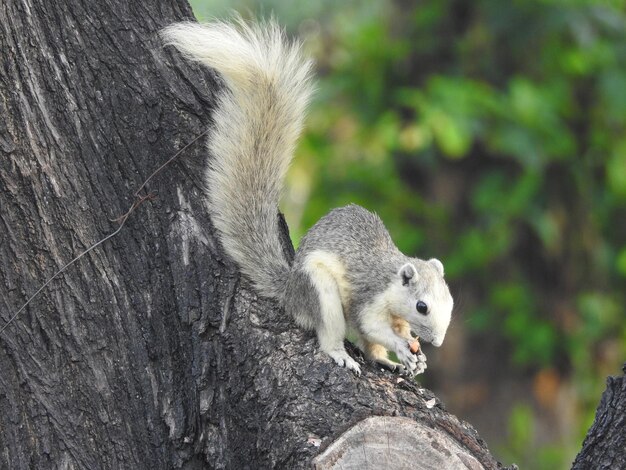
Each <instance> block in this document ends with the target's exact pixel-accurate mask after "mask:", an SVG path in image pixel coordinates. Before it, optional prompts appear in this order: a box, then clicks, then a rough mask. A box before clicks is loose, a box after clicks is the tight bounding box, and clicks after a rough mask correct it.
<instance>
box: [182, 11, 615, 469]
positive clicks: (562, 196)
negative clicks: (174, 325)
mask: <svg viewBox="0 0 626 470" xmlns="http://www.w3.org/2000/svg"><path fill="white" fill-rule="evenodd" d="M192 4H193V5H194V8H195V11H196V13H197V15H198V16H199V17H200V18H201V19H203V18H204V19H208V18H210V17H213V16H219V17H223V16H227V12H228V9H230V8H234V9H236V10H238V11H240V12H242V13H244V14H245V12H246V11H249V12H250V15H251V16H259V15H260V16H269V14H271V13H273V14H274V15H275V16H276V17H277V18H278V20H279V22H280V23H282V24H284V25H286V26H287V27H288V29H289V30H290V32H291V33H293V34H298V35H300V36H302V37H304V39H305V40H306V44H307V48H308V49H309V50H310V51H309V52H310V53H311V54H312V55H313V56H314V57H316V60H317V67H318V75H319V77H320V80H319V90H318V93H317V96H316V100H317V101H316V102H315V103H314V105H313V107H312V110H311V113H310V117H309V119H308V122H307V126H308V128H307V133H306V135H305V136H304V138H303V142H302V144H301V145H300V148H299V151H298V156H297V159H296V163H295V164H294V168H293V171H292V172H291V175H290V181H289V183H290V187H289V191H288V194H287V198H286V201H285V211H286V212H287V216H288V220H289V221H290V227H291V230H292V232H293V233H292V234H293V237H294V241H295V242H296V243H297V240H298V239H299V238H300V236H301V235H302V234H303V233H304V232H305V231H306V230H307V229H308V227H310V226H311V225H312V224H313V223H315V221H316V220H317V219H319V218H320V217H321V216H322V215H324V214H325V213H326V212H327V211H328V210H329V209H330V208H332V207H336V206H340V205H343V204H346V203H348V202H355V203H358V204H361V205H363V206H365V207H367V208H369V209H371V210H374V211H376V212H378V213H379V214H380V215H381V217H382V219H383V220H384V221H385V223H386V224H387V226H388V228H389V230H390V232H391V234H392V236H393V238H394V240H395V241H396V243H397V244H398V246H399V247H400V249H401V250H402V251H404V252H405V253H407V254H416V255H418V256H419V255H421V256H422V257H431V256H436V257H438V258H440V259H442V261H443V262H444V264H445V266H446V273H447V277H448V279H449V280H450V282H451V285H452V286H453V288H454V287H459V286H461V287H462V290H463V291H464V292H469V293H471V295H470V296H469V297H470V298H471V299H472V300H471V301H470V302H468V303H467V304H466V305H464V306H463V312H462V315H459V317H460V319H457V320H455V321H460V322H462V325H463V328H467V329H468V330H469V332H470V334H473V333H476V334H478V335H481V334H483V335H497V336H499V337H501V338H502V340H503V341H504V342H506V343H507V344H508V346H509V350H508V351H507V353H506V354H504V355H503V357H507V358H508V359H507V360H509V361H510V363H511V366H512V370H513V371H515V370H517V371H519V373H526V374H528V373H531V374H532V373H533V372H535V371H540V370H546V369H549V370H556V371H557V373H558V375H559V376H560V377H564V378H565V381H567V382H568V383H570V384H572V385H573V389H574V393H575V400H574V402H573V403H575V404H576V406H577V414H576V416H577V422H578V425H577V426H578V429H577V430H576V432H575V433H574V435H573V437H572V442H566V443H561V444H560V445H555V443H545V444H538V451H537V452H529V448H530V447H531V446H530V444H529V442H531V441H532V440H533V435H532V433H533V419H534V418H533V411H532V409H531V408H529V407H528V406H527V405H526V404H523V403H522V404H520V405H519V406H517V407H515V408H514V409H513V410H511V415H510V420H509V423H510V426H509V428H510V429H509V434H508V440H505V441H503V442H501V443H499V444H497V445H498V452H496V453H497V454H498V453H499V456H500V457H501V458H502V459H503V460H507V461H516V462H518V463H519V464H522V465H523V466H524V467H525V468H559V467H563V468H566V467H567V466H568V464H569V462H571V459H572V458H573V455H572V449H574V451H575V450H576V449H578V448H579V447H580V444H581V442H582V441H581V439H582V436H584V434H585V432H586V429H587V427H588V426H589V424H590V422H591V420H592V419H593V412H594V409H595V406H596V405H597V403H598V401H599V396H600V393H601V391H602V389H603V382H604V377H605V376H606V375H608V374H616V373H617V372H618V371H619V364H621V362H622V361H623V360H624V359H625V358H626V322H625V321H624V320H625V318H626V315H625V313H624V308H623V305H624V303H625V302H626V290H625V289H624V287H626V286H625V280H626V222H625V219H626V132H625V130H626V129H625V128H626V15H625V14H624V6H625V3H624V2H623V1H613V2H608V1H607V2H600V1H583V0H578V1H555V0H543V1H521V0H518V1H510V2H502V1H497V0H478V1H452V0H423V1H409V0H397V1H388V2H384V1H374V0H372V1H365V0H349V1H342V2H334V1H330V0H324V1H318V2H284V1H278V0H274V1H265V2H256V1H244V0H239V1H231V2H225V1H216V0H195V1H193V2H192ZM513 373H515V372H513ZM503 432H504V430H503Z"/></svg>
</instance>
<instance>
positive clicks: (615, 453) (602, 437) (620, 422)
mask: <svg viewBox="0 0 626 470" xmlns="http://www.w3.org/2000/svg"><path fill="white" fill-rule="evenodd" d="M622 371H623V372H624V373H625V374H626V364H624V367H622ZM572 468H573V469H581V470H582V469H587V468H593V469H596V470H603V469H606V470H612V469H617V468H626V377H625V376H623V375H622V376H621V377H608V378H607V379H606V390H605V391H604V393H603V394H602V399H601V400H600V404H599V405H598V409H597V410H596V418H595V420H594V421H593V424H592V425H591V428H589V431H588V432H587V437H585V441H584V442H583V448H582V449H581V451H580V453H579V454H578V455H577V456H576V460H575V461H574V465H573V467H572Z"/></svg>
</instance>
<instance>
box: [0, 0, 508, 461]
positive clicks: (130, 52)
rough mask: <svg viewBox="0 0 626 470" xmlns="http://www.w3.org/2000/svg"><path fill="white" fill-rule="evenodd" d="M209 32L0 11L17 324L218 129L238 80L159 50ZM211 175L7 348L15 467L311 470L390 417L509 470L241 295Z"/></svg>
mask: <svg viewBox="0 0 626 470" xmlns="http://www.w3.org/2000/svg"><path fill="white" fill-rule="evenodd" d="M191 17H192V15H191V11H190V9H189V7H188V5H187V4H186V3H185V2H184V1H182V0H176V1H156V0H155V1H153V2H142V1H130V2H126V1H121V0H99V1H97V2H87V1H85V0H59V1H55V2H51V1H49V0H6V1H4V2H3V3H2V5H1V6H0V54H1V56H0V57H1V67H0V115H1V116H2V119H0V237H1V238H0V293H1V296H0V319H1V320H2V321H1V322H0V327H1V326H2V325H4V323H5V322H6V321H7V320H8V319H9V317H10V316H11V314H12V313H13V312H15V311H16V310H17V309H18V308H19V307H20V306H21V305H22V304H23V303H24V301H25V300H26V299H27V298H28V297H29V296H30V295H31V294H32V293H33V292H34V291H35V290H36V289H37V288H38V287H39V286H40V285H41V284H42V283H43V282H44V281H45V280H46V279H47V278H49V277H50V276H51V275H52V274H53V273H54V272H56V271H57V270H58V269H59V268H60V267H61V266H62V265H64V264H65V263H66V262H67V261H69V260H70V259H72V258H73V257H74V256H76V254H78V253H79V252H81V251H82V250H84V249H85V248H87V247H88V246H90V245H91V244H92V243H94V242H95V241H97V240H99V239H100V238H102V237H104V236H105V235H107V234H108V233H110V232H112V231H113V230H115V228H116V227H117V226H116V224H115V223H114V222H112V221H111V219H114V218H116V217H118V216H119V215H121V214H123V213H124V212H125V211H126V210H127V209H128V207H129V206H130V205H131V204H132V203H133V201H134V198H133V193H134V191H135V190H136V189H137V188H138V187H139V186H140V185H141V183H142V182H143V180H144V179H145V178H146V177H147V175H149V174H151V173H152V171H154V170H155V169H156V168H157V167H158V166H159V165H160V164H162V163H163V162H165V161H166V160H167V159H168V158H169V156H171V155H172V154H174V153H175V151H176V150H178V149H179V148H181V147H182V146H183V145H184V144H185V143H187V142H189V141H190V140H192V138H193V137H195V136H197V135H199V134H200V133H201V132H203V131H204V129H205V128H206V126H207V125H209V123H210V111H211V107H212V106H213V103H214V93H216V92H218V91H219V80H217V79H216V78H215V77H214V76H212V75H211V74H210V73H209V72H206V71H204V70H200V69H199V68H197V67H195V66H194V65H191V64H189V63H184V62H183V61H182V60H181V59H180V58H179V56H178V55H177V53H176V52H175V51H171V50H165V49H163V48H162V46H161V44H160V41H159V39H158V36H157V31H158V30H159V29H160V28H162V27H163V26H165V25H166V24H169V23H171V22H173V21H179V20H182V19H190V18H191ZM203 165H204V146H203V145H202V144H199V145H196V146H194V147H193V148H191V149H190V150H189V151H187V152H186V153H185V154H184V156H183V157H182V160H180V161H178V162H177V163H175V164H173V165H171V166H169V167H168V168H167V169H166V170H165V172H164V173H162V174H160V175H159V176H158V177H157V178H155V179H154V180H153V181H151V183H150V185H149V190H150V191H153V192H155V193H156V195H157V198H156V200H155V201H154V202H152V203H145V204H143V205H142V206H141V207H140V208H139V209H138V210H137V211H136V212H135V213H134V214H133V215H132V216H131V218H130V219H129V221H128V222H127V224H126V225H125V227H124V228H123V230H122V231H121V232H120V233H119V235H117V236H116V237H115V238H113V239H111V240H110V241H109V242H107V243H105V244H103V245H102V246H100V247H98V248H97V249H96V250H94V251H93V252H91V253H90V254H89V255H87V256H86V257H85V258H83V259H82V260H80V261H79V262H78V263H76V264H75V265H73V266H71V267H70V268H69V269H68V270H67V271H66V272H64V273H63V274H62V275H61V276H60V277H59V278H58V279H56V280H55V281H53V283H52V284H51V285H50V286H49V287H48V288H47V289H45V290H44V291H43V292H42V294H41V295H40V296H39V297H37V298H36V299H35V300H34V301H33V302H32V303H31V304H30V306H29V307H28V308H27V309H26V310H25V311H24V312H23V313H22V314H21V315H20V316H19V317H18V318H17V319H16V321H15V322H14V323H13V324H11V326H9V327H8V328H7V329H6V330H5V331H4V332H3V333H2V335H0V468H2V469H28V468H37V469H48V468H67V469H70V468H88V469H99V468H103V469H126V468H127V469H148V468H150V469H169V468H186V469H193V468H255V469H256V468H272V467H274V468H306V467H310V466H311V465H312V458H313V457H314V456H316V455H317V454H319V452H320V451H321V450H324V449H326V448H327V447H329V446H330V445H331V443H332V442H333V441H334V440H335V439H337V438H338V437H339V436H340V435H341V434H342V433H343V432H344V431H346V430H348V429H350V428H351V427H353V426H354V425H356V424H357V423H358V422H360V421H362V420H363V419H364V418H368V417H371V416H388V417H392V416H401V417H406V418H410V419H412V420H414V421H416V422H417V423H419V424H420V426H421V428H420V429H421V431H420V432H423V430H424V426H425V427H426V428H432V429H433V430H437V432H439V433H443V434H445V436H448V437H449V438H450V439H452V440H453V441H454V443H455V446H458V447H459V448H462V449H463V450H464V452H467V453H468V454H469V455H471V459H470V460H468V461H471V462H474V461H476V462H478V463H479V464H480V465H481V466H482V467H484V468H496V467H497V466H498V464H497V462H496V461H495V460H494V458H493V457H492V456H491V455H490V453H489V451H488V450H487V448H486V446H485V444H484V443H483V442H482V441H481V440H480V439H479V437H478V436H477V434H476V432H475V431H474V430H473V429H472V428H471V427H470V426H469V425H467V424H465V423H462V422H460V421H459V420H458V419H456V418H455V417H454V416H452V415H450V414H448V413H447V412H446V411H445V410H444V409H443V407H442V406H441V405H440V404H439V403H438V402H437V400H436V398H435V397H434V396H433V395H432V394H431V393H430V392H429V391H428V390H425V389H422V388H420V387H419V385H418V384H416V383H412V382H409V381H407V380H401V379H400V378H399V377H398V376H396V375H393V374H391V373H389V372H381V371H380V370H378V369H376V368H374V367H372V366H365V367H364V374H363V376H362V377H360V378H357V377H355V376H353V375H352V374H351V373H348V372H347V371H345V370H343V369H340V368H337V367H336V366H335V365H334V364H333V363H332V361H331V360H330V359H328V358H327V357H325V356H324V355H322V354H320V353H319V352H317V348H316V343H315V339H314V338H313V335H311V334H309V333H305V332H301V331H299V330H298V329H296V328H295V326H294V325H293V323H292V322H291V321H290V320H289V319H286V318H285V317H284V315H283V314H282V312H280V311H279V310H277V309H276V307H275V305H273V304H272V303H270V302H268V301H265V300H263V299H259V298H258V297H257V296H256V295H255V294H254V293H253V291H252V290H251V289H250V288H249V285H248V284H247V282H246V281H245V280H240V278H239V276H238V274H237V271H236V269H235V268H234V267H233V266H232V264H230V262H229V261H228V260H227V259H225V258H224V257H223V255H222V252H221V250H220V247H219V243H218V242H217V240H216V238H215V236H214V233H213V230H212V227H211V225H210V221H209V220H208V217H207V214H206V210H205V208H204V207H203V199H202V197H201V194H202V190H201V187H202V182H201V173H202V172H201V168H202V167H203ZM285 237H286V230H285ZM285 241H286V242H285V249H286V251H287V252H289V251H290V250H291V247H290V245H289V242H288V238H285ZM352 353H353V354H354V355H357V354H358V353H357V352H356V351H354V350H352ZM400 436H401V435H400ZM407 437H411V436H408V435H407ZM397 439H401V437H398V438H397ZM409 441H410V439H408V440H407V442H409ZM432 442H433V443H434V444H432V445H433V446H435V445H440V444H438V442H444V441H437V440H434V439H433V441H432ZM396 444H400V445H396ZM401 444H402V442H398V443H394V446H393V448H394V449H404V451H405V452H407V453H408V455H409V456H412V457H413V458H414V459H416V460H417V459H419V455H415V452H414V451H413V449H412V448H411V447H407V446H403V445H401ZM390 448H392V447H391V446H390ZM444 450H445V449H444ZM472 465H473V464H472Z"/></svg>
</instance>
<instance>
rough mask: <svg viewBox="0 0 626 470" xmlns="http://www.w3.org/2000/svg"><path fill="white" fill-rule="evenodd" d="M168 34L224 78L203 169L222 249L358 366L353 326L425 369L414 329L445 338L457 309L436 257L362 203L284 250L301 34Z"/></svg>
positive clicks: (208, 29) (197, 28)
mask: <svg viewBox="0 0 626 470" xmlns="http://www.w3.org/2000/svg"><path fill="white" fill-rule="evenodd" d="M162 35H163V37H164V39H165V40H166V42H167V43H168V44H172V45H174V46H176V47H177V48H178V49H179V50H180V51H181V52H182V53H183V54H184V55H185V56H186V57H187V58H189V59H191V60H196V61H199V62H202V63H203V64H205V65H207V66H209V67H212V68H214V69H216V70H217V71H218V72H219V73H220V74H221V75H222V77H223V78H224V81H225V83H226V85H227V88H228V90H227V91H225V92H224V93H223V94H222V95H221V97H220V98H219V101H218V103H217V108H216V110H215V112H214V121H215V125H214V127H213V129H212V130H211V132H210V135H209V152H210V153H211V156H212V159H211V163H210V166H209V168H208V169H207V176H206V179H207V186H208V194H207V202H208V207H209V210H210V211H211V216H212V220H213V222H214V224H215V227H216V228H217V230H218V232H219V233H220V239H221V242H222V245H223V246H224V249H225V251H226V252H227V253H228V254H229V255H230V256H231V257H232V258H233V259H234V260H235V262H237V264H238V265H239V267H240V269H241V271H242V272H243V274H245V275H246V276H247V277H248V278H249V279H250V280H251V281H252V283H253V284H254V286H255V288H256V289H257V291H258V292H259V293H260V294H261V295H263V296H266V297H270V298H275V299H277V300H278V301H279V302H280V303H281V304H282V305H283V306H284V308H285V310H286V311H287V312H289V313H290V314H291V315H292V316H293V317H294V319H295V320H296V322H297V323H298V324H299V325H300V326H302V327H304V328H308V329H315V330H316V331H317V335H318V339H319V343H320V347H321V349H322V350H323V351H325V352H326V353H327V354H328V355H329V356H331V357H332V358H333V359H334V360H335V361H336V362H337V364H339V365H341V366H346V367H347V368H349V369H352V370H354V371H355V372H356V373H357V374H358V373H360V368H359V365H358V364H357V363H356V362H355V361H354V360H353V359H352V358H351V357H350V356H349V355H348V354H347V353H346V351H345V349H344V346H343V338H344V335H345V331H346V329H347V327H351V328H352V329H354V330H355V331H356V332H357V333H358V335H359V343H360V344H362V345H364V346H363V347H364V348H365V349H367V350H368V351H370V356H371V357H372V359H374V360H378V361H379V362H381V363H383V364H386V365H389V364H394V363H391V361H389V360H388V359H387V358H386V351H387V350H392V351H394V352H395V353H396V355H397V356H398V358H399V359H400V361H401V362H402V366H401V365H399V364H398V365H397V366H398V367H399V368H401V367H404V368H405V369H406V370H407V371H409V372H412V373H419V372H422V371H423V370H424V369H425V368H426V363H425V361H426V357H425V356H423V355H417V356H416V355H414V354H411V353H410V351H409V348H408V344H409V342H411V341H413V338H412V336H411V335H410V331H411V330H412V331H414V332H415V333H417V334H419V335H420V337H421V338H422V339H424V340H426V341H432V342H433V344H435V345H437V346H438V345H440V344H441V342H442V341H443V337H444V336H445V332H446V329H447V327H448V323H449V321H450V313H451V310H452V298H451V297H450V293H449V291H448V287H447V285H446V283H445V281H444V279H443V265H442V264H441V263H440V262H439V261H437V260H429V261H423V260H420V259H417V258H409V257H407V256H405V255H403V254H402V253H401V252H400V251H399V250H398V249H397V248H396V246H395V245H394V243H393V241H392V240H391V237H390V236H389V233H388V232H387V230H386V229H385V226H384V225H383V223H382V221H381V220H380V218H379V217H378V216H377V215H375V214H373V213H371V212H369V211H367V210H365V209H363V208H362V207H359V206H356V205H349V206H346V207H342V208H339V209H335V210H333V211H331V212H330V213H328V214H327V215H326V216H325V217H323V218H322V219H320V220H319V221H318V222H317V224H315V226H314V227H313V228H311V230H310V231H309V232H308V233H307V234H306V235H305V236H304V238H303V239H302V241H301V243H300V247H299V248H298V251H297V252H296V255H295V259H294V262H293V264H292V265H291V266H289V263H288V261H287V259H286V257H285V256H284V254H283V248H282V245H281V241H280V235H279V226H278V223H277V221H278V218H277V217H276V214H277V211H278V201H279V198H280V194H281V191H282V186H283V179H284V176H285V172H286V171H287V167H288V166H289V163H290V161H291V158H292V156H293V148H294V146H295V142H296V140H297V138H298V136H299V134H300V130H301V127H302V121H303V118H304V113H305V108H306V105H307V102H308V100H309V97H310V94H311V91H312V86H311V73H310V71H311V62H310V61H309V60H305V59H303V58H302V56H301V54H300V45H299V44H298V43H290V42H289V41H287V40H286V39H285V37H284V34H283V32H282V30H281V29H280V28H279V27H278V26H277V25H276V24H275V23H273V22H269V23H260V24H252V25H250V24H246V23H245V22H244V21H243V20H241V19H237V20H236V21H235V23H234V24H228V23H223V22H215V23H210V24H206V25H199V24H194V23H181V24H175V25H172V26H170V27H168V28H166V29H165V30H164V32H163V34H162ZM402 272H404V273H405V275H404V276H403V275H402ZM407 273H410V274H412V276H408V275H407ZM417 301H424V302H427V303H428V304H429V305H430V310H429V313H428V315H421V314H418V312H417V311H416V302H417ZM398 325H399V326H398Z"/></svg>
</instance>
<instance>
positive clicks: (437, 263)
mask: <svg viewBox="0 0 626 470" xmlns="http://www.w3.org/2000/svg"><path fill="white" fill-rule="evenodd" d="M428 262H429V263H430V264H431V265H432V266H433V267H434V268H435V269H436V270H437V272H438V273H439V274H441V277H443V263H442V262H441V261H439V260H438V259H437V258H431V259H429V260H428Z"/></svg>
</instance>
